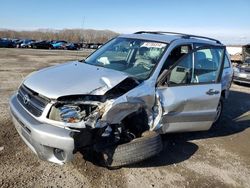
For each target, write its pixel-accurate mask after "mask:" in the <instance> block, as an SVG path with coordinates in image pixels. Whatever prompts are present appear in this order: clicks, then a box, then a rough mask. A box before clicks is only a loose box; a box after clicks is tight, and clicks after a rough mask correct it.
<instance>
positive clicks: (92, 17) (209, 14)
mask: <svg viewBox="0 0 250 188" xmlns="http://www.w3.org/2000/svg"><path fill="white" fill-rule="evenodd" d="M0 2H1V7H0V28H1V29H15V30H36V29H66V28H67V29H71V28H84V29H109V30H113V31H116V32H119V33H132V32H135V31H139V30H151V31H152V30H161V31H175V32H184V33H189V34H199V35H205V36H209V37H215V38H218V39H220V40H222V41H223V42H225V43H232V44H233V43H240V44H245V43H250V19H249V18H250V0H205V1H204V0H0Z"/></svg>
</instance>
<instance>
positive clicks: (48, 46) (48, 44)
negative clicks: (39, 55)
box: [30, 40, 53, 49]
mask: <svg viewBox="0 0 250 188" xmlns="http://www.w3.org/2000/svg"><path fill="white" fill-rule="evenodd" d="M30 46H31V48H37V49H53V45H52V44H51V42H49V41H46V40H43V41H39V42H35V43H32V44H31V45H30Z"/></svg>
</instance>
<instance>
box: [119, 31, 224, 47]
mask: <svg viewBox="0 0 250 188" xmlns="http://www.w3.org/2000/svg"><path fill="white" fill-rule="evenodd" d="M120 37H126V38H135V39H144V40H154V41H158V42H164V43H170V42H172V41H174V40H178V39H194V40H196V41H197V42H205V43H210V44H211V43H213V44H217V45H218V44H219V45H221V42H220V41H219V40H216V39H213V38H209V37H204V36H197V35H190V34H184V33H175V32H164V31H139V32H136V33H134V34H126V35H121V36H120Z"/></svg>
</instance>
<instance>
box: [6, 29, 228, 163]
mask: <svg viewBox="0 0 250 188" xmlns="http://www.w3.org/2000/svg"><path fill="white" fill-rule="evenodd" d="M232 74H233V70H232V66H231V62H230V59H229V56H228V54H227V52H226V50H225V46H224V45H223V44H221V43H220V42H219V41H218V40H215V39H212V38H207V37H201V36H195V35H188V34H182V33H172V32H147V31H141V32H137V33H134V34H129V35H121V36H118V37H116V38H114V39H112V40H110V41H109V42H107V43H106V44H105V45H103V46H102V47H101V48H99V49H98V50H96V51H95V52H94V53H93V54H91V55H90V56H89V57H88V58H86V60H82V61H80V62H77V61H75V62H69V63H65V64H61V65H57V66H54V67H49V68H45V69H43V70H40V71H38V72H35V73H32V74H30V75H29V76H28V77H27V78H26V79H25V80H24V81H23V83H22V84H21V85H20V87H19V89H18V91H17V93H15V94H14V95H13V96H12V97H11V99H10V110H11V114H12V117H13V122H14V124H15V127H16V129H17V131H18V133H19V134H20V136H21V137H22V139H23V140H24V142H25V143H26V144H27V145H28V146H29V147H30V148H31V150H32V151H33V152H35V153H36V154H37V155H38V157H39V158H40V159H43V160H47V161H51V162H55V163H59V164H63V163H65V162H67V161H70V160H72V158H73V154H74V153H75V152H78V151H80V152H82V153H85V154H86V155H87V154H92V155H93V154H94V156H96V159H98V160H97V161H99V162H100V164H101V165H105V166H107V167H117V166H123V165H127V164H131V163H135V162H138V161H141V160H144V159H146V158H149V157H151V156H153V155H155V154H157V153H159V152H160V151H161V149H162V143H161V137H160V134H165V133H171V132H185V131H202V130H208V129H209V128H210V127H211V126H212V125H213V124H216V123H217V122H218V120H219V117H220V114H221V111H222V107H223V101H224V100H225V99H226V98H227V97H228V93H229V88H230V85H231V81H232Z"/></svg>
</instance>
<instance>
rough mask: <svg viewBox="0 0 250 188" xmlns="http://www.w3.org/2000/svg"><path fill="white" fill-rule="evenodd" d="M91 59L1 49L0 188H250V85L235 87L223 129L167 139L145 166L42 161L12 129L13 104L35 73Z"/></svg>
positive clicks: (79, 157)
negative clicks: (11, 100) (110, 167)
mask: <svg viewBox="0 0 250 188" xmlns="http://www.w3.org/2000/svg"><path fill="white" fill-rule="evenodd" d="M89 53H90V51H79V52H70V51H54V50H51V51H48V50H30V49H0V96H1V97H0V112H1V113H0V187H144V188H145V187H250V150H249V148H250V129H249V127H250V86H246V85H235V84H233V85H232V88H231V93H230V97H229V100H228V101H226V103H225V109H224V112H223V115H222V119H221V121H220V125H219V126H217V127H214V128H212V129H211V130H209V131H206V132H195V133H182V134H169V135H163V136H162V139H163V142H164V150H163V152H162V153H160V154H159V155H158V156H156V157H154V158H151V159H149V160H147V161H144V162H141V163H139V164H136V165H133V166H130V167H124V168H121V169H118V170H108V169H106V168H103V167H98V166H95V165H93V164H92V163H90V162H88V161H85V160H84V159H83V156H82V155H81V154H79V153H78V154H76V155H75V157H74V160H73V161H72V162H71V163H68V164H66V165H63V166H60V165H57V164H52V163H49V162H45V161H41V160H39V159H38V158H37V157H36V155H34V154H33V153H32V151H31V150H29V148H28V147H27V146H26V145H25V144H24V142H23V141H22V140H21V138H20V137H19V135H18V134H17V131H16V130H15V128H14V126H13V124H12V122H11V119H10V115H9V111H8V98H9V96H10V95H11V93H12V92H13V91H15V90H16V89H17V87H18V86H19V84H20V83H21V81H22V79H23V78H24V77H25V76H26V75H27V74H29V73H30V72H33V71H36V70H38V69H40V68H43V67H47V66H51V65H55V64H58V63H63V62H65V61H70V60H76V59H81V58H82V57H84V56H86V55H87V54H89Z"/></svg>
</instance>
